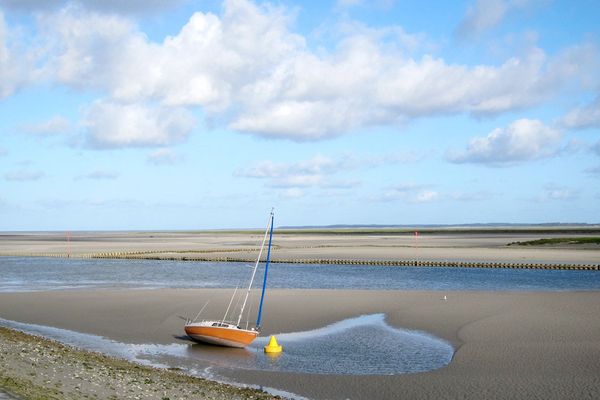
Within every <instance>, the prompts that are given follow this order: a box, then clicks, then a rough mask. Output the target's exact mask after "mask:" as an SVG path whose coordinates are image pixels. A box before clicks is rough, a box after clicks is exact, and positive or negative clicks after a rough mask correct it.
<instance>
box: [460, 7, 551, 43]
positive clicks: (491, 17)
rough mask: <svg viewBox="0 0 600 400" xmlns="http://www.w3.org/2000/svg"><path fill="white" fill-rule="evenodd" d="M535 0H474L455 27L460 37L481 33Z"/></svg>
mask: <svg viewBox="0 0 600 400" xmlns="http://www.w3.org/2000/svg"><path fill="white" fill-rule="evenodd" d="M536 2H539V1H536V0H476V1H475V4H474V5H473V6H470V7H469V8H468V10H467V14H466V15H465V18H464V19H463V20H462V22H461V23H460V25H459V26H458V28H457V33H458V35H459V36H461V37H468V36H473V35H478V34H481V33H482V32H485V31H487V30H489V29H491V28H493V27H495V26H497V25H498V24H500V22H502V20H503V19H504V18H506V16H507V15H508V14H509V13H510V12H514V11H516V10H522V9H524V8H526V7H528V6H531V5H533V4H534V3H536Z"/></svg>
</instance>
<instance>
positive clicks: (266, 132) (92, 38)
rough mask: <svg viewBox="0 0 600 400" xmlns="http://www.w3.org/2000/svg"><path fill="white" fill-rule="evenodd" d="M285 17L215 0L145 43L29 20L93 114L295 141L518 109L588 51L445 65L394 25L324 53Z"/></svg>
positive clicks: (122, 29)
mask: <svg viewBox="0 0 600 400" xmlns="http://www.w3.org/2000/svg"><path fill="white" fill-rule="evenodd" d="M157 1H158V0H157ZM90 3H95V2H90ZM98 3H99V2H98ZM109 3H112V2H109ZM124 3H127V2H124ZM291 20H292V18H291V17H290V16H289V15H288V14H287V13H286V10H285V9H283V8H281V7H275V6H269V5H257V4H254V3H252V2H250V1H248V0H226V1H225V2H224V5H223V12H222V13H221V14H220V15H215V14H212V13H202V12H196V13H194V14H193V15H192V16H191V18H190V19H189V21H188V22H187V23H186V24H185V25H184V26H183V27H182V28H181V30H180V31H179V32H178V33H177V34H175V35H173V36H169V37H167V38H165V39H164V40H163V41H162V42H153V41H151V40H149V39H148V37H147V36H146V35H145V34H144V32H142V31H141V30H140V28H139V26H138V25H136V24H135V23H134V22H133V21H132V20H131V19H130V18H126V17H124V16H122V15H118V14H109V15H107V14H101V13H98V12H96V11H93V10H91V7H87V8H86V7H83V6H81V5H77V4H75V3H69V5H67V6H65V7H62V8H60V9H59V10H57V11H55V12H47V13H44V14H42V15H41V16H40V17H39V18H38V21H39V30H40V41H41V42H43V43H45V51H46V54H47V56H46V57H45V58H44V62H45V69H44V70H45V72H46V74H47V76H49V77H51V78H49V79H53V80H55V81H57V82H59V83H62V84H64V85H67V86H69V87H76V88H80V89H84V90H95V91H99V92H100V93H103V94H104V96H105V100H103V101H101V102H100V104H103V105H104V108H107V107H108V106H107V104H113V105H116V104H120V105H122V107H121V108H123V107H125V106H123V105H128V106H127V107H128V110H129V111H132V110H133V108H132V107H134V106H133V105H132V104H134V103H141V104H156V105H157V107H159V106H160V107H167V106H168V107H175V108H177V109H178V110H179V112H184V109H188V110H189V109H190V108H200V109H201V110H202V112H203V113H204V115H206V116H208V117H210V118H214V119H215V120H217V121H219V122H221V123H224V124H225V125H227V126H228V127H229V128H231V129H235V130H238V131H240V132H246V133H250V134H255V135H261V136H268V137H275V138H286V139H292V140H296V141H306V140H320V139H325V138H330V137H334V136H337V135H342V134H345V133H348V132H351V131H356V130H359V129H361V128H365V127H373V126H382V125H395V124H399V123H402V122H405V121H407V120H411V119H414V118H419V117H424V116H430V115H445V114H453V113H472V114H476V115H484V114H498V113H503V112H506V111H512V110H516V109H520V108H524V107H529V106H532V105H535V104H538V103H539V102H541V101H544V100H545V99H547V98H549V97H550V96H552V95H553V94H555V93H556V92H557V91H558V90H560V88H561V87H562V86H563V85H565V84H566V83H567V82H570V81H571V80H573V79H575V78H574V77H576V76H578V75H580V74H581V71H582V70H583V69H585V68H586V67H587V66H588V63H587V62H586V61H585V60H586V58H585V57H584V55H586V54H589V53H590V49H587V48H586V49H583V48H582V49H578V48H576V49H569V50H568V51H564V52H563V53H561V54H559V55H556V56H553V57H549V56H548V55H546V54H545V53H544V52H543V51H542V50H541V49H539V48H535V47H533V48H530V49H529V50H528V51H526V52H524V53H523V54H522V55H520V56H518V57H513V58H510V59H508V60H506V61H505V62H503V63H501V64H499V65H475V66H471V65H466V64H451V63H448V62H447V61H445V60H444V59H442V58H440V57H436V56H433V55H425V56H420V57H412V56H410V54H411V48H412V47H413V46H415V43H418V41H416V42H415V40H414V38H413V37H412V36H411V35H408V34H406V33H405V32H404V31H403V30H402V29H401V28H400V27H388V28H381V29H369V28H363V29H348V30H346V31H344V32H343V33H342V34H341V37H340V38H339V39H338V41H337V43H335V45H334V46H333V48H332V49H331V50H323V49H320V50H319V51H313V50H312V49H311V47H309V46H308V45H307V43H306V40H305V38H304V37H303V36H301V35H298V34H296V33H294V32H292V31H291V29H290V26H291ZM1 62H2V61H0V63H1ZM140 66H143V68H140ZM1 85H2V84H0V87H1ZM142 107H146V106H142ZM98 108H102V106H98V103H96V104H95V105H93V106H91V109H93V110H94V109H98ZM105 111H106V110H105ZM122 111H123V110H122ZM123 112H124V111H123ZM152 121H154V122H158V119H157V118H153V119H152ZM93 125H94V124H92V126H93ZM148 125H149V124H146V125H145V126H144V128H148V127H149V126H148ZM161 130H163V129H162V128H161V127H160V126H158V127H157V126H155V127H153V128H152V129H151V131H161ZM118 132H119V134H123V135H124V137H122V138H118V137H117V136H116V135H112V136H111V137H110V138H109V140H107V143H108V144H109V147H118V146H131V145H148V146H150V145H164V144H165V142H167V143H169V142H171V141H169V140H166V141H165V140H131V137H130V136H129V135H128V134H127V132H128V131H126V130H120V131H118ZM158 137H159V138H161V137H162V136H161V135H158ZM91 138H92V139H97V137H96V136H95V135H93V134H92V135H91ZM138 139H140V138H138ZM92 142H94V143H97V144H101V142H102V141H96V140H92ZM105 144H106V143H105Z"/></svg>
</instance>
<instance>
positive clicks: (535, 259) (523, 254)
mask: <svg viewBox="0 0 600 400" xmlns="http://www.w3.org/2000/svg"><path fill="white" fill-rule="evenodd" d="M590 235H592V236H593V235H594V234H593V233H592V234H590V233H588V234H572V233H570V234H568V236H590ZM562 236H566V234H559V233H535V234H532V233H519V232H512V233H503V232H500V231H496V232H495V231H493V230H491V231H490V232H489V233H455V234H442V233H423V234H422V235H420V236H419V237H418V239H417V238H415V237H414V236H413V235H412V234H411V233H402V234H360V235H357V234H319V233H302V234H294V233H285V234H278V235H275V236H274V242H273V243H274V248H273V252H272V258H273V259H274V260H294V259H296V260H298V259H299V260H315V259H325V260H331V259H344V260H349V259H350V260H365V261H367V260H432V261H462V262H481V261H485V262H529V263H550V264H555V263H568V264H599V263H600V246H599V245H590V246H588V247H585V246H584V247H582V246H566V247H565V246H558V247H553V246H541V247H529V246H527V247H523V246H507V245H508V244H509V243H513V242H517V241H528V240H535V239H540V238H549V237H562ZM596 236H597V233H596ZM261 239H262V236H261V235H260V234H256V233H244V232H198V233H189V232H73V233H71V234H70V236H69V240H68V241H67V236H66V235H65V233H60V232H59V233H57V232H50V233H18V234H11V233H2V234H0V256H1V255H31V254H63V255H64V254H71V255H73V256H82V255H89V254H98V253H110V252H145V253H146V256H152V257H169V258H183V257H205V258H220V257H230V258H241V259H254V258H255V257H256V250H255V249H256V248H257V246H259V245H260V241H261ZM141 256H144V255H141Z"/></svg>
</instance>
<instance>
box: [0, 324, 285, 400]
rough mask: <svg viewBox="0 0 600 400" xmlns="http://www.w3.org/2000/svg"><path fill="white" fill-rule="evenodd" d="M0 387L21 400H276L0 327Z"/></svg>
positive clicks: (261, 394)
mask: <svg viewBox="0 0 600 400" xmlns="http://www.w3.org/2000/svg"><path fill="white" fill-rule="evenodd" d="M0 387H1V388H4V389H5V390H7V391H8V392H10V393H13V394H15V395H16V396H19V397H20V398H22V399H31V400H55V399H56V400H71V399H73V400H75V399H83V398H86V399H115V400H116V399H157V400H174V399H217V400H229V399H278V398H279V397H277V396H271V395H269V394H267V393H265V392H262V391H259V390H256V389H250V388H239V387H234V386H231V385H226V384H221V383H218V382H213V381H209V380H206V379H201V378H196V377H192V376H189V375H185V374H183V373H181V372H178V371H175V370H166V369H158V368H152V367H147V366H142V365H138V364H135V363H132V362H128V361H125V360H120V359H116V358H112V357H107V356H105V355H103V354H99V353H93V352H89V351H85V350H81V349H77V348H74V347H70V346H65V345H63V344H61V343H58V342H56V341H53V340H48V339H44V338H40V337H37V336H32V335H28V334H25V333H22V332H19V331H15V330H12V329H7V328H3V327H0Z"/></svg>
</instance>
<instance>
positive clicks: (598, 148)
mask: <svg viewBox="0 0 600 400" xmlns="http://www.w3.org/2000/svg"><path fill="white" fill-rule="evenodd" d="M592 151H593V152H594V153H596V154H597V155H599V156H600V141H598V142H596V144H595V145H593V146H592Z"/></svg>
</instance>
